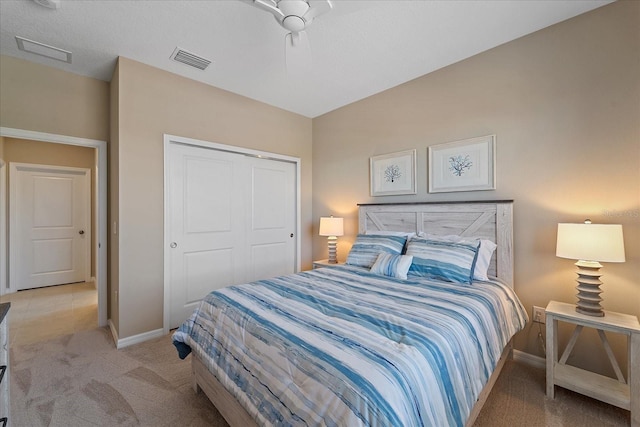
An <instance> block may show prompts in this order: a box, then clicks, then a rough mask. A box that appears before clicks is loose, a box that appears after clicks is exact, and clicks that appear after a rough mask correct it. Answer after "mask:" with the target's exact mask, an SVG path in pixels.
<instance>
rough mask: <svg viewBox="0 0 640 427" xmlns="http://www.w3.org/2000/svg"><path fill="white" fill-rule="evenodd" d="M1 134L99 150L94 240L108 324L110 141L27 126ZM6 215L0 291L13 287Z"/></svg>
mask: <svg viewBox="0 0 640 427" xmlns="http://www.w3.org/2000/svg"><path fill="white" fill-rule="evenodd" d="M0 136H2V137H6V138H18V139H28V140H32V141H42V142H50V143H53V144H66V145H78V146H81V147H89V148H94V149H95V150H96V156H95V167H96V172H95V173H96V179H95V181H94V186H93V190H94V192H95V195H96V197H95V202H94V206H93V207H94V209H95V212H96V215H95V222H94V224H93V227H94V228H95V229H97V233H96V237H97V238H96V241H95V242H94V247H93V248H92V249H93V257H94V259H95V265H96V276H95V280H96V288H97V290H98V326H101V327H102V326H107V300H108V298H107V296H108V295H107V246H108V241H107V154H108V153H107V141H101V140H97V139H88V138H78V137H75V136H67V135H59V134H53V133H45V132H36V131H30V130H25V129H15V128H7V127H0ZM6 167H7V165H6V163H5V164H4V165H2V166H0V175H1V176H0V208H2V207H6V203H7V187H6V179H4V178H2V176H4V175H5V169H6ZM6 229H7V228H6V216H4V215H1V214H0V267H2V268H0V270H1V271H3V272H4V274H0V295H4V294H5V293H7V292H8V291H9V289H8V288H7V277H8V276H7V274H6V272H7V269H6V266H7V235H6Z"/></svg>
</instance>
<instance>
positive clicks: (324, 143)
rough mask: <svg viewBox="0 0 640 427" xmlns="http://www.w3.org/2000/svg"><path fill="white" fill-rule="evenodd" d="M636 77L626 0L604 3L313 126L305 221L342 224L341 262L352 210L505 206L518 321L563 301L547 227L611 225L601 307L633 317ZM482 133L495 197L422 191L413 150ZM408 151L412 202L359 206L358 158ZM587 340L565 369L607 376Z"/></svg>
mask: <svg viewBox="0 0 640 427" xmlns="http://www.w3.org/2000/svg"><path fill="white" fill-rule="evenodd" d="M401 65H402V64H398V66H401ZM638 76H640V2H616V3H613V4H611V5H608V6H605V7H602V8H600V9H597V10H595V11H593V12H591V13H587V14H585V15H582V16H578V17H576V18H574V19H571V20H569V21H566V22H563V23H560V24H558V25H555V26H552V27H549V28H547V29H544V30H541V31H539V32H537V33H534V34H532V35H529V36H526V37H524V38H521V39H519V40H516V41H513V42H511V43H508V44H505V45H502V46H500V47H497V48H495V49H493V50H490V51H488V52H486V53H482V54H480V55H477V56H475V57H472V58H470V59H468V60H465V61H462V62H459V63H457V64H454V65H452V66H449V67H446V68H444V69H442V70H439V71H437V72H434V73H431V74H429V75H426V76H423V77H421V78H418V79H416V80H413V81H411V82H408V83H406V84H403V85H401V86H398V87H396V88H393V89H390V90H387V91H385V92H383V93H380V94H378V95H375V96H372V97H370V98H367V99H365V100H362V101H360V102H357V103H354V104H351V105H349V106H346V107H344V108H341V109H339V110H336V111H333V112H331V113H328V114H326V115H323V116H321V117H319V118H316V119H314V120H313V161H314V168H313V201H314V202H313V219H314V221H313V222H314V225H315V224H317V223H318V219H319V217H320V216H323V215H329V214H334V215H340V216H344V217H345V221H346V223H345V228H346V233H347V235H346V236H345V237H343V238H341V239H340V243H339V246H338V250H339V258H342V259H344V258H345V257H346V255H347V253H348V249H349V247H350V245H351V242H352V241H353V239H354V236H355V234H356V232H357V206H356V203H367V202H385V203H392V202H403V201H409V202H415V201H449V200H477V199H514V200H515V207H514V209H515V263H516V265H515V288H516V291H517V293H518V295H519V296H520V298H521V300H522V302H523V303H524V305H525V306H526V308H527V310H528V312H529V314H531V307H532V306H533V305H538V306H543V307H544V306H546V304H547V303H548V302H549V300H559V301H565V302H571V303H572V302H574V301H575V298H574V294H575V290H574V285H575V283H574V278H575V273H574V270H575V268H574V266H573V265H572V264H573V261H570V260H566V259H560V258H556V257H555V236H556V227H557V223H558V222H581V221H582V220H584V219H585V218H587V217H588V218H591V219H592V220H593V221H594V222H597V223H621V224H623V228H624V236H625V245H626V256H627V262H626V263H624V264H607V265H605V270H604V272H605V273H604V274H605V275H604V276H603V281H604V283H605V284H604V285H603V286H602V288H603V289H604V293H603V297H604V303H603V305H604V307H605V308H606V309H609V310H614V311H620V312H624V313H629V314H633V315H636V316H640V79H639V78H638ZM494 133H495V134H496V135H497V190H496V191H481V192H464V193H449V194H442V193H441V194H428V193H427V178H426V174H427V173H426V167H427V146H430V145H434V144H439V143H443V142H448V141H455V140H460V139H465V138H470V137H475V136H482V135H488V134H494ZM411 148H417V150H418V171H419V173H418V194H417V195H415V196H390V197H376V198H372V197H370V196H369V163H368V162H369V157H370V156H373V155H378V154H385V153H390V152H395V151H400V150H405V149H411ZM316 230H317V228H316ZM313 254H314V258H326V256H327V249H326V240H324V239H322V238H320V237H314V250H313ZM562 332H563V339H564V340H566V338H567V333H568V332H567V331H566V330H565V329H564V328H563V329H562ZM591 332H592V331H590V332H589V333H586V334H585V335H586V336H585V337H584V338H585V339H581V340H580V342H579V345H578V347H577V349H576V351H575V352H574V354H577V356H576V357H575V359H573V356H572V359H570V362H573V363H577V364H579V365H581V366H587V367H591V368H592V369H597V370H599V371H601V372H605V373H608V374H611V373H612V371H611V369H610V368H609V367H608V366H607V364H608V363H607V361H606V355H605V353H604V351H603V350H601V346H600V345H598V343H595V342H594V341H595V340H596V337H597V336H596V335H595V334H593V333H591ZM537 334H538V328H537V326H536V327H534V328H527V330H525V331H523V332H522V333H520V334H519V336H518V337H517V340H516V348H518V349H520V350H523V351H525V352H528V353H531V354H535V355H538V356H542V355H543V352H542V349H541V347H540V346H539V344H538V342H537V339H536V337H537ZM613 344H614V346H615V350H616V352H617V354H618V355H619V356H620V357H621V358H623V359H625V352H624V348H623V342H622V340H620V339H616V340H614V343H613Z"/></svg>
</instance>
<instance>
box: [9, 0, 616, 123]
mask: <svg viewBox="0 0 640 427" xmlns="http://www.w3.org/2000/svg"><path fill="white" fill-rule="evenodd" d="M610 2H611V1H610V0H604V1H598V0H595V1H594V0H588V1H581V0H553V1H552V0H495V1H488V0H456V1H452V0H439V1H436V0H424V1H423V0H405V1H403V0H387V1H381V0H378V1H365V0H352V1H347V0H334V1H333V4H334V8H333V10H332V11H331V12H329V13H328V14H326V15H322V16H320V17H318V18H317V19H316V20H315V21H314V22H313V23H312V25H311V26H310V27H309V29H308V30H307V34H308V37H309V41H310V44H311V49H312V59H313V68H312V70H310V71H309V72H307V73H305V74H304V75H299V74H298V75H291V74H289V73H287V71H286V67H285V58H284V37H285V34H286V33H287V31H286V30H285V29H283V28H282V27H280V25H279V24H278V23H277V22H276V21H275V19H274V18H273V16H272V15H270V14H269V13H267V12H265V11H262V10H260V9H258V8H256V7H253V6H251V5H249V4H247V3H246V2H243V1H240V0H217V1H202V0H200V1H189V0H181V1H171V0H156V1H146V0H129V1H125V0H121V1H114V0H61V2H60V8H59V9H57V10H51V9H47V8H44V7H42V6H39V5H37V4H36V3H35V2H33V1H32V0H0V53H1V54H3V55H9V56H14V57H18V58H24V59H26V60H29V61H33V62H37V63H41V64H45V65H49V66H52V67H56V68H60V69H63V70H67V71H70V72H73V73H76V74H81V75H85V76H90V77H95V78H98V79H101V80H105V81H109V80H110V79H111V75H112V73H113V69H114V66H115V63H116V58H117V57H118V56H125V57H127V58H131V59H134V60H137V61H140V62H143V63H145V64H149V65H152V66H154V67H157V68H161V69H163V70H167V71H170V72H173V73H176V74H180V75H182V76H185V77H188V78H191V79H194V80H198V81H201V82H203V83H207V84H209V85H212V86H216V87H218V88H222V89H225V90H228V91H231V92H234V93H237V94H240V95H244V96H246V97H249V98H252V99H255V100H258V101H262V102H265V103H267V104H270V105H274V106H277V107H280V108H283V109H285V110H288V111H292V112H295V113H299V114H301V115H304V116H307V117H316V116H319V115H321V114H324V113H326V112H329V111H331V110H334V109H336V108H339V107H341V106H344V105H346V104H349V103H351V102H354V101H357V100H360V99H363V98H366V97H367V96H370V95H373V94H375V93H378V92H381V91H383V90H385V89H388V88H391V87H393V86H396V85H398V84H401V83H404V82H406V81H409V80H411V79H414V78H416V77H419V76H421V75H424V74H427V73H430V72H432V71H434V70H437V69H439V68H442V67H445V66H447V65H449V64H452V63H454V62H457V61H460V60H462V59H465V58H468V57H470V56H472V55H475V54H477V53H480V52H482V51H485V50H488V49H491V48H493V47H495V46H498V45H500V44H503V43H505V42H508V41H510V40H513V39H516V38H518V37H521V36H523V35H526V34H529V33H531V32H534V31H536V30H539V29H541V28H544V27H547V26H549V25H552V24H555V23H557V22H560V21H563V20H566V19H569V18H571V17H573V16H576V15H579V14H581V13H584V12H587V11H589V10H592V9H595V8H597V7H600V6H602V5H605V4H607V3H610ZM15 36H20V37H24V38H27V39H30V40H34V41H37V42H41V43H45V44H48V45H52V46H55V47H58V48H61V49H65V50H69V51H71V52H72V53H73V62H72V64H67V63H64V62H60V61H56V60H52V59H48V58H44V57H41V56H37V55H34V54H30V53H25V52H22V51H19V50H18V48H17V44H16V40H15ZM177 46H179V47H181V48H183V49H185V50H187V51H190V52H193V53H195V54H197V55H199V56H203V57H205V58H207V59H210V60H212V61H213V63H212V64H211V65H210V66H209V68H207V70H205V71H200V70H196V69H193V68H190V67H188V66H186V65H184V64H180V63H176V62H173V61H171V60H170V59H169V58H170V56H171V54H172V52H173V51H174V49H175V48H176V47H177Z"/></svg>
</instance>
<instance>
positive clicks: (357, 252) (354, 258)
mask: <svg viewBox="0 0 640 427" xmlns="http://www.w3.org/2000/svg"><path fill="white" fill-rule="evenodd" d="M406 241H407V237H406V236H391V235H379V234H358V237H356V241H355V243H354V244H353V246H352V247H351V250H350V251H349V255H348V256H347V262H346V264H349V265H357V266H360V267H367V268H371V266H372V265H373V263H374V262H376V258H378V255H379V254H381V253H383V252H384V253H388V254H394V255H400V254H401V253H402V249H403V248H404V244H405V242H406Z"/></svg>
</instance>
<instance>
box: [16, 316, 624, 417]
mask: <svg viewBox="0 0 640 427" xmlns="http://www.w3.org/2000/svg"><path fill="white" fill-rule="evenodd" d="M11 358H12V359H11V367H12V371H11V418H12V425H13V426H16V427H22V426H32V427H38V426H65V427H66V426H116V425H122V426H135V425H143V426H214V427H216V426H219V427H226V426H227V424H226V423H225V421H224V420H223V419H222V417H221V416H220V414H219V413H218V411H217V410H216V409H215V407H213V405H212V404H211V403H210V402H209V401H208V400H207V398H206V397H205V396H204V394H198V395H196V394H195V393H194V391H193V389H192V388H191V364H190V362H189V361H188V360H187V361H183V360H180V359H179V358H178V356H177V353H176V351H175V348H174V347H173V345H172V344H171V338H170V336H166V337H162V338H158V339H155V340H151V341H148V342H145V343H142V344H138V345H135V346H131V347H128V348H125V349H123V350H119V351H118V350H116V349H115V347H114V344H113V341H112V339H111V336H110V334H109V332H108V330H107V329H104V328H99V329H94V330H91V331H84V332H78V333H75V334H73V335H67V336H64V337H60V338H56V339H53V340H50V341H46V342H41V343H34V344H30V345H22V346H16V347H14V348H12V349H11ZM544 381H545V380H544V371H542V370H540V369H535V368H531V367H528V366H524V365H521V364H518V363H514V362H508V363H507V365H506V367H505V369H504V371H503V373H502V375H501V376H500V378H499V380H498V382H497V383H496V387H495V389H494V391H493V392H492V393H491V396H490V397H489V400H488V401H487V403H486V405H485V408H484V409H483V411H482V412H481V414H480V416H479V418H478V420H477V422H476V424H475V425H476V426H520V425H527V426H569V427H572V426H576V427H588V426H594V427H595V426H598V427H600V426H624V425H629V422H630V421H629V419H630V418H629V412H628V411H624V410H620V409H617V408H615V407H612V406H610V405H607V404H603V403H600V402H597V401H595V400H592V399H589V398H586V397H583V396H580V395H578V394H575V393H572V392H570V391H567V390H564V389H560V388H557V392H556V396H557V397H556V399H555V400H549V399H547V398H546V397H545V394H544Z"/></svg>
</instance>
